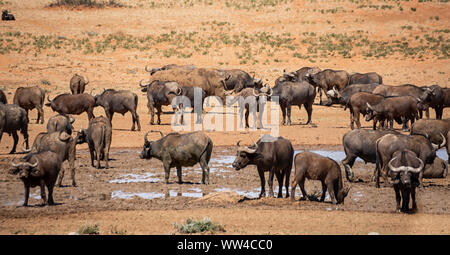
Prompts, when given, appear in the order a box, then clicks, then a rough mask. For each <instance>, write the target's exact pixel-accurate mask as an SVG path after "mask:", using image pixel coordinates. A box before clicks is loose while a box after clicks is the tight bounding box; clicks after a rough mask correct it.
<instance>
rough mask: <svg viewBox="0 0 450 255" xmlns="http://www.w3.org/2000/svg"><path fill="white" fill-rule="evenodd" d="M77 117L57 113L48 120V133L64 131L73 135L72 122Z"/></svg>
mask: <svg viewBox="0 0 450 255" xmlns="http://www.w3.org/2000/svg"><path fill="white" fill-rule="evenodd" d="M74 122H75V119H74V118H72V116H67V115H63V114H57V115H54V116H52V117H51V118H50V119H48V122H47V133H53V132H60V131H64V132H66V133H67V134H69V135H71V134H72V131H73V126H72V124H73V123H74Z"/></svg>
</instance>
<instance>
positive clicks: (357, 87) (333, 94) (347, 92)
mask: <svg viewBox="0 0 450 255" xmlns="http://www.w3.org/2000/svg"><path fill="white" fill-rule="evenodd" d="M378 85H379V84H378V83H370V84H352V85H349V86H347V87H345V88H344V89H343V90H342V91H338V90H337V89H336V87H333V89H332V90H329V91H327V95H328V96H329V97H330V99H331V100H330V101H329V102H328V103H327V104H326V105H327V106H329V105H331V104H333V103H337V104H340V105H343V106H344V110H345V109H346V108H347V107H348V105H349V103H350V98H351V97H352V96H353V95H354V94H356V93H358V92H369V93H371V92H372V91H373V90H374V89H375V88H376V87H377V86H378Z"/></svg>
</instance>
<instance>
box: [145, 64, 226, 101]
mask: <svg viewBox="0 0 450 255" xmlns="http://www.w3.org/2000/svg"><path fill="white" fill-rule="evenodd" d="M227 78H230V77H229V76H225V73H224V72H221V71H218V70H216V69H212V68H195V69H193V70H184V69H169V70H164V71H159V72H157V73H155V74H153V75H152V76H150V81H149V82H150V83H151V82H152V81H155V80H159V81H174V82H176V83H178V84H179V86H189V87H200V88H202V89H203V90H204V91H205V93H206V96H207V97H208V96H218V97H220V98H221V99H222V101H223V102H225V96H226V95H227V94H229V93H230V92H228V93H226V89H225V88H226V80H227Z"/></svg>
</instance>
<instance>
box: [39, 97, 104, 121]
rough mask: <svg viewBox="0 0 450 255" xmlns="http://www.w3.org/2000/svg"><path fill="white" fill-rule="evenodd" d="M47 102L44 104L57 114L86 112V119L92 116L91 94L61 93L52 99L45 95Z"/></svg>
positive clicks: (93, 104)
mask: <svg viewBox="0 0 450 255" xmlns="http://www.w3.org/2000/svg"><path fill="white" fill-rule="evenodd" d="M47 101H48V103H46V104H45V106H48V107H51V108H52V110H53V111H55V112H57V113H59V114H75V115H80V114H82V113H83V112H86V113H87V115H88V119H89V120H90V119H92V118H94V117H95V116H94V107H95V106H96V105H95V99H94V97H93V96H91V95H89V94H86V93H83V94H75V95H72V94H68V93H66V94H61V95H58V96H56V97H55V98H54V99H53V100H50V97H49V96H47Z"/></svg>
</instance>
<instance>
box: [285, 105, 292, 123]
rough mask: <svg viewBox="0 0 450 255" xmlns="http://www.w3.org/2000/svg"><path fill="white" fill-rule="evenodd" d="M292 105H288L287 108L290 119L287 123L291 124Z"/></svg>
mask: <svg viewBox="0 0 450 255" xmlns="http://www.w3.org/2000/svg"><path fill="white" fill-rule="evenodd" d="M291 108H292V107H291V105H290V104H288V105H287V106H286V110H287V117H288V121H287V125H288V126H290V125H291Z"/></svg>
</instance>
